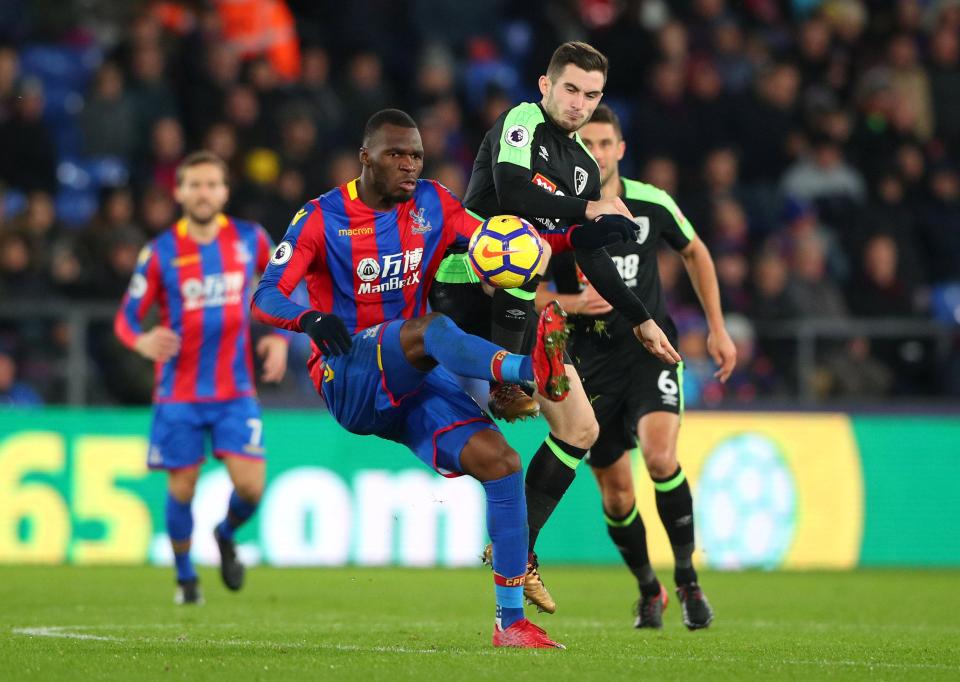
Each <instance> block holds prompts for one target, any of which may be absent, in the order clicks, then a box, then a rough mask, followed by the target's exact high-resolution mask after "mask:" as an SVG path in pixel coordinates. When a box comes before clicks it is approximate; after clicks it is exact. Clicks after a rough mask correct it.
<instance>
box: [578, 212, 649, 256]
mask: <svg viewBox="0 0 960 682" xmlns="http://www.w3.org/2000/svg"><path fill="white" fill-rule="evenodd" d="M639 229H640V228H639V227H637V224H636V223H635V222H633V221H632V220H630V219H629V218H627V217H625V216H622V215H620V214H618V213H610V214H607V215H599V216H597V217H596V218H594V219H593V220H589V221H587V222H586V223H584V224H583V225H576V226H575V227H573V229H571V230H570V237H569V240H570V246H572V247H573V248H575V249H602V248H603V247H604V246H610V245H612V244H618V243H621V242H629V241H633V240H635V239H636V238H637V232H638V231H639Z"/></svg>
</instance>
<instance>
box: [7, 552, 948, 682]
mask: <svg viewBox="0 0 960 682" xmlns="http://www.w3.org/2000/svg"><path fill="white" fill-rule="evenodd" d="M543 570H544V573H543V575H544V579H545V581H546V582H547V585H548V587H549V588H550V589H551V591H552V592H553V595H554V596H555V597H556V599H557V602H558V604H559V610H558V612H557V614H556V615H554V616H546V615H542V616H538V617H535V620H536V621H537V622H538V623H540V624H541V625H544V626H546V627H547V629H548V632H549V633H550V634H551V635H552V636H553V637H554V638H555V639H558V640H559V641H562V642H564V643H565V644H566V645H567V646H568V647H569V648H568V650H567V651H515V650H495V649H493V648H492V647H491V646H490V632H491V625H492V615H493V614H492V610H493V609H492V592H493V588H492V581H491V579H490V573H489V571H485V570H483V569H477V570H401V569H335V570H321V569H315V570H314V569H311V570H306V569H304V570H278V569H269V568H256V569H253V570H251V571H250V572H249V574H248V584H247V586H246V588H245V590H244V591H243V592H241V593H239V594H232V593H228V592H227V591H226V590H225V589H224V588H223V587H222V586H221V585H220V581H219V576H218V575H217V574H216V573H214V572H213V571H210V570H203V571H202V573H201V576H202V580H203V585H204V587H205V590H204V592H205V596H206V604H205V605H204V606H201V607H176V606H174V605H173V603H172V593H173V589H172V576H171V574H170V572H169V571H168V570H165V569H158V568H74V567H68V568H29V567H4V568H0V680H4V681H7V680H43V681H44V682H48V681H51V680H71V681H77V680H90V679H117V680H140V679H162V680H257V679H262V680H266V679H271V680H272V679H299V680H302V679H330V680H332V679H337V680H339V679H357V680H382V679H387V678H390V679H391V680H401V679H414V680H421V681H425V680H461V679H485V680H550V681H551V682H552V681H554V680H560V679H571V680H573V679H576V680H587V679H597V680H605V681H608V680H620V679H630V680H663V679H683V680H700V679H702V680H718V679H737V680H740V681H742V680H748V679H822V678H836V679H871V680H902V679H924V680H928V679H942V680H947V679H950V680H957V679H960V619H958V613H960V603H958V601H960V600H958V597H957V586H958V584H960V572H957V571H892V570H891V571H860V572H857V573H720V574H717V573H712V574H706V575H704V576H703V580H702V582H703V585H704V587H705V589H706V592H707V594H708V595H709V597H710V599H711V601H712V603H713V605H714V607H715V609H716V612H717V617H716V620H715V621H714V625H713V626H712V627H711V628H710V629H709V630H706V631H700V632H687V630H686V629H684V628H683V627H682V625H681V623H680V614H679V610H678V608H677V603H676V600H675V599H674V598H673V595H672V594H671V603H670V606H669V607H668V609H667V612H666V613H665V623H666V626H665V628H664V630H663V631H662V632H649V631H643V632H641V631H635V630H633V629H632V627H631V626H632V622H633V621H632V618H631V615H630V608H631V603H632V601H633V599H634V594H633V588H632V585H631V580H630V578H629V577H628V575H627V574H626V572H625V571H624V570H617V569H614V568H609V569H608V568H604V569H583V568H560V567H550V566H546V567H544V569H543Z"/></svg>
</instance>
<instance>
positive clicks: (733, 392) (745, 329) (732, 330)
mask: <svg viewBox="0 0 960 682" xmlns="http://www.w3.org/2000/svg"><path fill="white" fill-rule="evenodd" d="M724 322H725V324H726V327H727V332H728V333H729V334H730V338H731V339H732V340H733V343H734V345H735V346H736V348H737V367H736V369H734V371H733V374H731V375H730V378H728V379H727V382H726V383H725V384H723V394H724V403H727V404H729V403H731V402H732V403H736V404H740V405H743V404H750V403H753V402H755V401H756V400H757V399H758V398H761V397H769V396H773V395H777V394H779V393H781V390H782V389H781V386H780V385H779V384H780V382H779V381H778V378H777V377H778V368H776V367H774V364H773V362H771V360H770V358H768V357H766V356H765V355H763V354H761V353H758V349H757V345H756V333H755V331H754V329H753V324H751V322H750V320H749V319H748V318H747V317H745V316H744V315H738V314H735V313H734V314H730V315H725V316H724Z"/></svg>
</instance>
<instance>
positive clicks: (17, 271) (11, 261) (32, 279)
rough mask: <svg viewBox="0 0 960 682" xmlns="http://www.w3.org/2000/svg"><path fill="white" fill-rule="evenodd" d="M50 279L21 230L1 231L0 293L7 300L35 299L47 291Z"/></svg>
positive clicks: (49, 288)
mask: <svg viewBox="0 0 960 682" xmlns="http://www.w3.org/2000/svg"><path fill="white" fill-rule="evenodd" d="M50 290H51V287H50V284H49V281H48V279H47V277H46V276H45V274H44V271H43V268H42V267H41V266H40V264H39V263H38V262H37V260H36V258H35V257H34V255H33V253H32V252H31V250H30V242H29V241H28V240H27V238H26V237H25V236H24V235H23V234H22V233H20V232H16V231H13V230H3V231H0V294H2V295H3V298H4V299H5V300H8V301H17V300H20V301H28V300H36V299H37V298H39V297H42V296H44V295H45V294H49V293H50Z"/></svg>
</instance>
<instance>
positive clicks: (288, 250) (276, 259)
mask: <svg viewBox="0 0 960 682" xmlns="http://www.w3.org/2000/svg"><path fill="white" fill-rule="evenodd" d="M292 255H293V245H292V244H291V243H290V242H280V244H279V245H278V246H277V248H276V250H275V251H274V252H273V258H271V259H270V262H271V263H272V264H273V265H283V264H284V263H286V262H287V261H288V260H290V257H291V256H292Z"/></svg>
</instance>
